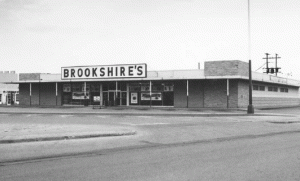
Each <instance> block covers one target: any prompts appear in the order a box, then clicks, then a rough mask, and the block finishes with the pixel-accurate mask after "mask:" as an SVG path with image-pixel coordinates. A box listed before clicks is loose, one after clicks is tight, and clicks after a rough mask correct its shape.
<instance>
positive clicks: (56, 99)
mask: <svg viewBox="0 0 300 181" xmlns="http://www.w3.org/2000/svg"><path fill="white" fill-rule="evenodd" d="M55 105H56V106H57V82H56V83H55Z"/></svg>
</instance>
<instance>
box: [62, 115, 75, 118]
mask: <svg viewBox="0 0 300 181" xmlns="http://www.w3.org/2000/svg"><path fill="white" fill-rule="evenodd" d="M59 116H60V117H62V118H67V117H73V115H59Z"/></svg>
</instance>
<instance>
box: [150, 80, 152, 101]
mask: <svg viewBox="0 0 300 181" xmlns="http://www.w3.org/2000/svg"><path fill="white" fill-rule="evenodd" d="M151 106H152V82H151V80H150V107H151Z"/></svg>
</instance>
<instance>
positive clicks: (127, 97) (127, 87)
mask: <svg viewBox="0 0 300 181" xmlns="http://www.w3.org/2000/svg"><path fill="white" fill-rule="evenodd" d="M126 92H127V95H126V106H129V84H128V83H126Z"/></svg>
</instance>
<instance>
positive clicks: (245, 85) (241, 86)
mask: <svg viewBox="0 0 300 181" xmlns="http://www.w3.org/2000/svg"><path fill="white" fill-rule="evenodd" d="M252 97H253V96H252ZM238 101H239V102H238V107H239V108H243V107H247V106H248V105H249V82H248V81H247V80H239V83H238ZM252 103H253V101H252Z"/></svg>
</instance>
